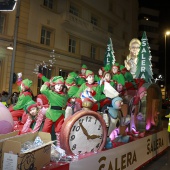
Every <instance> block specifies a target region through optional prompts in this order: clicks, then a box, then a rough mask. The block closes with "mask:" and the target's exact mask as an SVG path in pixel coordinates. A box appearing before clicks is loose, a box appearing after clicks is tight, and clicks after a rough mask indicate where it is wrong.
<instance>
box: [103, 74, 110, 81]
mask: <svg viewBox="0 0 170 170" xmlns="http://www.w3.org/2000/svg"><path fill="white" fill-rule="evenodd" d="M104 78H105V79H106V80H107V81H110V79H111V75H110V74H109V73H106V74H105V76H104Z"/></svg>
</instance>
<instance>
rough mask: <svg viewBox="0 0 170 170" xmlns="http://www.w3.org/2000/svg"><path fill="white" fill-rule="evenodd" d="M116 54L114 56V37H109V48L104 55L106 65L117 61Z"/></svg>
mask: <svg viewBox="0 0 170 170" xmlns="http://www.w3.org/2000/svg"><path fill="white" fill-rule="evenodd" d="M115 61H116V60H115V56H114V50H113V44H112V39H111V38H109V41H108V44H107V49H106V52H105V57H104V66H106V65H110V66H112V65H114V63H115Z"/></svg>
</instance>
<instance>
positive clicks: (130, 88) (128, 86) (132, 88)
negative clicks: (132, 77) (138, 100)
mask: <svg viewBox="0 0 170 170" xmlns="http://www.w3.org/2000/svg"><path fill="white" fill-rule="evenodd" d="M125 87H126V90H136V88H135V86H134V84H133V83H131V82H126V83H125Z"/></svg>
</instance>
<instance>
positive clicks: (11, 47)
mask: <svg viewBox="0 0 170 170" xmlns="http://www.w3.org/2000/svg"><path fill="white" fill-rule="evenodd" d="M6 49H7V50H13V49H14V48H13V46H12V44H10V45H9V46H8V47H7V48H6Z"/></svg>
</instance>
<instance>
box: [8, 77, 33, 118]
mask: <svg viewBox="0 0 170 170" xmlns="http://www.w3.org/2000/svg"><path fill="white" fill-rule="evenodd" d="M31 85H32V81H31V80H29V79H24V80H22V82H21V85H20V89H21V92H20V95H19V98H18V101H17V103H16V105H15V106H10V107H9V111H10V112H11V114H12V117H13V120H14V121H18V120H19V119H20V118H21V117H22V115H23V113H24V106H25V105H26V104H27V103H28V102H29V101H31V100H32V92H31V90H30V87H31Z"/></svg>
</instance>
